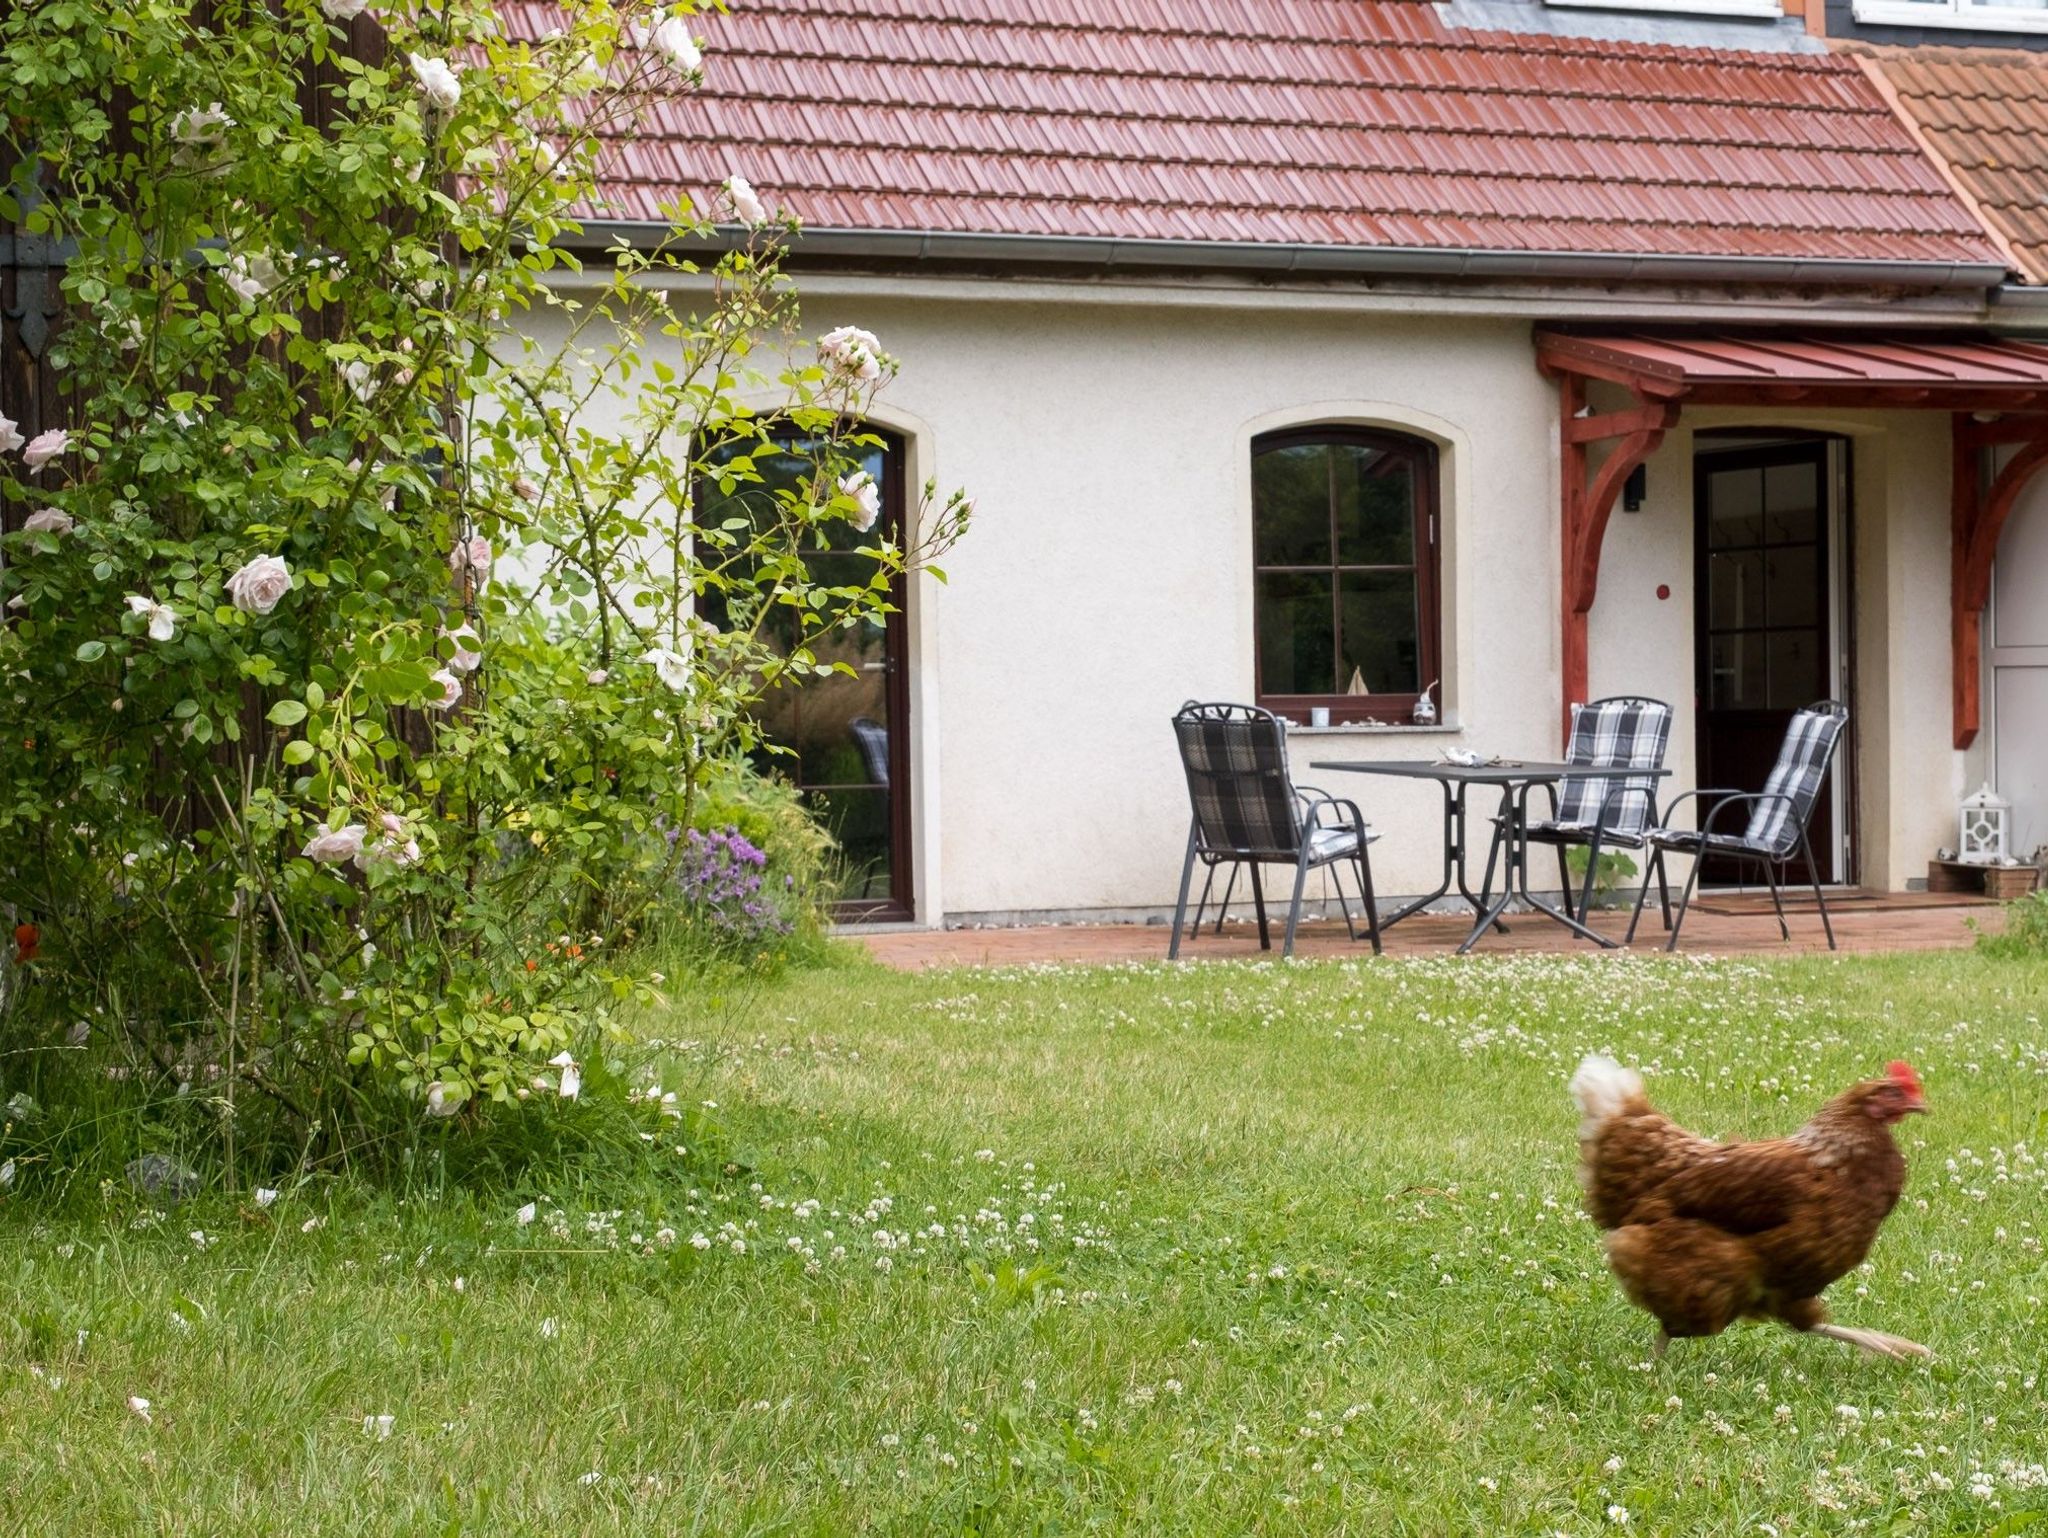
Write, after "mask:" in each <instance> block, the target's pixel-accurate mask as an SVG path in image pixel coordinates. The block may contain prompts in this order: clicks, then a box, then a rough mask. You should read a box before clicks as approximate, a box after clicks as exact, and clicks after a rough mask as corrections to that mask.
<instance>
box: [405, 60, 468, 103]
mask: <svg viewBox="0 0 2048 1538" xmlns="http://www.w3.org/2000/svg"><path fill="white" fill-rule="evenodd" d="M406 57H407V58H408V59H410V60H411V61H412V73H413V78H414V79H415V80H417V81H419V84H420V95H422V96H424V97H425V98H426V99H427V103H428V105H429V106H433V107H438V108H440V109H441V110H442V111H444V112H446V111H448V110H449V109H451V108H452V107H454V106H455V104H456V103H457V102H459V101H461V100H462V82H461V81H460V80H459V79H457V78H456V74H455V71H454V70H452V69H450V68H449V67H448V63H447V61H446V60H445V59H428V58H422V57H421V56H420V55H419V54H416V53H414V54H407V55H406Z"/></svg>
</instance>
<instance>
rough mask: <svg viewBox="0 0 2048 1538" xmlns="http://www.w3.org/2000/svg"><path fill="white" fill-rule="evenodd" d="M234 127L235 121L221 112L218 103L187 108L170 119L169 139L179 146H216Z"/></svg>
mask: <svg viewBox="0 0 2048 1538" xmlns="http://www.w3.org/2000/svg"><path fill="white" fill-rule="evenodd" d="M234 126H235V120H234V119H233V118H231V117H229V116H228V115H227V113H226V112H225V111H223V110H222V108H221V104H220V103H219V102H212V103H210V104H209V105H207V106H204V107H188V108H186V109H185V110H184V111H183V112H180V113H179V114H178V115H177V116H176V117H174V118H172V119H171V137H172V138H173V139H176V140H177V141H178V142H179V143H180V144H184V145H191V146H195V147H196V146H199V145H205V144H218V143H220V141H221V140H223V139H225V138H226V137H227V136H228V130H229V129H230V128H233V127H234Z"/></svg>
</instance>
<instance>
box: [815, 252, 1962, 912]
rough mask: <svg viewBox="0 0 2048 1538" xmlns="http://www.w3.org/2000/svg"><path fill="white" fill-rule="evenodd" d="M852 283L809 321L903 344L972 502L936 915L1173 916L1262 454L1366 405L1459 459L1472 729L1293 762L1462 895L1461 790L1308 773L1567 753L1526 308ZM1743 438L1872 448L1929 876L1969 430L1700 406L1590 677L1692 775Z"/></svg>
mask: <svg viewBox="0 0 2048 1538" xmlns="http://www.w3.org/2000/svg"><path fill="white" fill-rule="evenodd" d="M848 288H849V285H847V284H841V285H838V286H837V287H836V288H835V287H833V286H831V285H827V286H826V290H827V291H826V292H824V293H822V294H820V293H815V292H814V293H812V294H811V296H810V297H809V298H808V299H807V302H806V316H805V320H806V329H807V330H810V331H813V332H816V331H822V330H824V329H826V328H829V327H831V326H835V325H840V324H846V323H851V324H858V325H862V326H865V327H867V328H869V329H870V330H873V331H875V332H877V333H878V334H879V335H880V336H881V337H882V338H883V341H884V343H885V345H886V346H887V347H888V348H889V350H890V351H891V352H893V353H895V354H896V355H897V356H898V357H900V358H901V359H902V360H903V369H902V373H901V375H900V377H899V378H898V379H897V380H896V381H895V382H894V383H893V384H892V385H891V386H890V387H889V389H888V391H887V394H886V397H885V402H886V404H885V408H884V409H883V410H882V411H881V412H880V413H879V419H880V421H881V422H882V423H883V424H884V425H887V426H889V427H891V428H894V429H896V430H898V431H900V432H902V433H903V434H904V435H905V436H906V438H907V440H908V442H909V444H910V452H911V455H912V461H913V462H912V464H911V466H910V471H911V474H910V481H911V483H912V484H913V485H914V484H916V483H917V482H918V481H919V480H921V479H922V478H923V477H925V476H927V475H932V476H936V477H937V478H938V480H939V482H940V484H941V487H942V488H950V487H953V486H961V487H964V488H965V489H966V490H967V491H968V492H970V493H971V494H972V495H973V496H974V498H975V499H976V504H977V519H976V524H975V527H974V529H973V531H972V533H971V534H970V535H969V537H968V538H967V540H966V541H965V542H964V543H963V544H962V545H961V546H960V547H959V549H957V550H956V551H954V552H953V553H952V555H951V556H950V557H949V558H948V560H947V561H946V563H945V564H946V567H947V570H948V572H949V574H950V576H951V582H950V584H949V585H946V586H943V587H942V586H939V585H937V584H935V583H933V582H931V581H929V580H928V579H926V580H924V581H922V582H920V583H919V585H918V587H917V590H916V592H915V593H914V594H913V597H912V605H911V631H912V637H913V641H912V645H913V652H914V656H913V663H912V668H913V672H912V694H913V698H912V729H913V731H914V733H915V737H916V741H915V747H914V750H913V751H914V754H915V759H916V771H915V776H914V782H915V783H914V787H913V791H914V816H915V825H916V827H915V838H916V843H917V848H916V850H915V853H914V864H915V868H916V871H917V881H916V885H917V903H918V915H919V917H920V919H922V920H924V921H926V922H932V921H935V920H937V919H938V918H940V917H942V916H950V917H956V918H957V917H963V916H967V917H972V916H1008V915H1017V914H1028V913H1041V912H1047V911H1054V912H1074V911H1077V910H1116V911H1128V910H1132V909H1145V910H1152V911H1157V910H1159V909H1162V908H1167V907H1170V904H1171V902H1172V898H1173V894H1174V889H1175V885H1176V882H1177V879H1178V875H1179V867H1180V859H1181V854H1182V850H1183V845H1184V840H1185V836H1186V827H1187V800H1186V790H1185V785H1184V782H1183V780H1182V777H1181V773H1180V769H1179V764H1178V760H1177V757H1176V755H1175V751H1174V746H1173V739H1172V736H1171V732H1170V730H1169V724H1168V723H1169V718H1170V717H1171V715H1172V714H1173V712H1174V710H1175V709H1176V708H1177V707H1178V706H1179V705H1180V704H1181V702H1182V701H1184V700H1187V699H1190V698H1200V699H1231V700H1248V699H1250V698H1252V696H1253V693H1254V680H1253V676H1252V668H1253V660H1252V659H1253V641H1252V637H1253V625H1252V577H1251V561H1252V538H1251V528H1250V463H1249V443H1250V439H1251V437H1252V436H1253V435H1254V434H1255V433H1258V432H1263V431H1269V430H1272V429H1274V428H1276V427H1281V426H1286V425H1292V424H1297V423H1305V422H1312V421H1345V422H1360V423H1372V424H1379V425H1386V426H1391V427H1397V428H1402V429H1405V430H1407V431H1411V432H1415V433H1419V434H1422V435H1424V436H1427V437H1430V438H1432V439H1434V440H1435V441H1437V443H1438V444H1439V445H1440V446H1441V450H1442V454H1441V458H1442V465H1443V471H1444V484H1443V496H1442V508H1443V514H1444V530H1443V537H1444V546H1443V549H1444V573H1443V597H1444V651H1445V654H1446V661H1445V671H1446V677H1445V678H1444V680H1443V682H1442V690H1441V696H1440V698H1441V700H1442V702H1443V704H1444V707H1445V711H1446V720H1447V723H1448V724H1447V725H1446V727H1445V728H1444V729H1442V730H1439V731H1437V732H1433V733H1427V734H1420V733H1414V732H1403V733H1376V732H1373V731H1371V730H1370V729H1360V728H1342V727H1340V728H1331V729H1327V730H1325V731H1320V732H1316V731H1309V730H1306V729H1298V730H1297V731H1296V732H1295V733H1294V735H1293V744H1294V758H1295V763H1296V773H1297V778H1298V779H1299V780H1302V781H1306V782H1312V783H1318V784H1321V785H1323V786H1325V787H1326V788H1329V789H1331V790H1334V791H1336V792H1338V793H1339V794H1345V795H1350V796H1353V797H1355V798H1356V799H1357V800H1358V801H1359V802H1360V803H1361V804H1362V805H1363V807H1364V809H1365V812H1366V815H1367V817H1368V818H1369V820H1371V821H1372V822H1373V823H1374V824H1375V825H1376V826H1377V827H1378V828H1379V829H1380V830H1381V831H1382V833H1383V835H1384V836H1383V838H1382V839H1381V841H1380V842H1379V843H1378V844H1377V845H1375V846H1374V850H1373V861H1374V874H1375V877H1376V879H1377V882H1378V885H1379V888H1380V891H1381V893H1382V895H1383V896H1385V895H1392V894H1409V893H1416V892H1420V891H1425V890H1428V889H1429V888H1431V887H1433V886H1434V885H1435V884H1436V880H1437V872H1438V861H1439V825H1440V823H1439V800H1438V792H1437V790H1436V788H1435V787H1434V786H1432V785H1428V784H1411V783H1405V782H1399V781H1391V780H1386V779H1379V778H1371V779H1368V778H1363V777H1347V776H1343V775H1340V774H1335V773H1331V772H1328V771H1315V770H1311V768H1310V767H1309V766H1310V764H1311V762H1312V761H1313V760H1316V759H1321V758H1332V757H1334V758H1345V757H1353V758H1358V757H1381V758H1385V757H1417V758H1428V757H1433V756H1435V755H1436V754H1437V753H1438V752H1439V751H1440V750H1441V749H1442V748H1444V747H1447V746H1453V745H1458V746H1469V747H1473V748H1477V749H1480V750H1481V751H1484V752H1488V753H1501V754H1506V755H1512V756H1526V757H1537V756H1554V755H1555V753H1556V751H1557V749H1558V747H1559V741H1558V731H1559V728H1558V722H1559V705H1558V700H1559V671H1558V658H1559V649H1560V648H1559V639H1558V628H1559V627H1558V613H1557V597H1556V595H1557V591H1558V565H1559V557H1558V527H1557V523H1558V513H1557V505H1558V493H1557V484H1558V483H1557V475H1558V455H1557V424H1556V396H1555V393H1554V390H1553V388H1552V387H1551V386H1550V385H1549V384H1548V383H1547V382H1546V381H1545V380H1543V379H1542V377H1541V376H1540V375H1539V374H1538V373H1537V371H1536V369H1535V367H1534V365H1533V362H1532V355H1531V349H1530V343H1529V335H1530V323H1529V321H1528V320H1526V319H1509V318H1486V317H1459V318H1446V317H1442V316H1437V317H1422V316H1415V315H1403V314H1388V313H1369V312H1359V311H1345V310H1341V309H1336V308H1332V309H1329V310H1324V311H1318V310H1313V309H1307V308H1305V307H1295V308H1291V309H1290V308H1276V307H1258V306H1256V305H1255V304H1254V305H1253V307H1249V308H1233V307H1231V306H1230V305H1228V304H1221V303H1208V304H1204V305H1200V306H1186V305H1182V306H1176V307H1167V306H1160V307H1154V306H1150V305H1144V304H1140V303H1136V302H1127V303H1105V302H1100V296H1091V298H1090V299H1085V300H1077V301H1076V302H1037V301H1033V302H1018V301H1013V300H1004V299H998V298H991V299H990V300H988V301H982V300H980V299H978V298H958V299H955V298H933V297H930V296H919V297H906V296H898V295H891V294H889V293H887V292H863V293H859V294H858V295H855V294H853V293H850V292H848ZM993 292H994V290H991V293H993ZM1247 303H1248V304H1252V303H1253V302H1252V301H1247ZM1735 424H1771V425H1799V426H1813V427H1821V428H1825V429H1826V430H1829V431H1839V432H1845V433H1850V434H1852V435H1854V437H1855V440H1856V458H1855V467H1856V498H1857V509H1856V516H1857V552H1858V557H1857V559H1858V585H1859V593H1858V615H1857V633H1858V639H1859V644H1860V646H1861V648H1862V655H1861V658H1860V662H1859V676H1858V681H1857V691H1856V692H1857V701H1856V709H1857V712H1858V714H1857V744H1858V750H1859V751H1858V769H1859V796H1860V808H1861V818H1862V833H1863V838H1864V868H1863V874H1864V879H1865V880H1866V881H1867V882H1869V883H1871V884H1873V885H1889V886H1900V885H1903V884H1904V881H1905V879H1906V878H1907V877H1908V876H1909V875H1921V874H1924V862H1925V860H1926V858H1927V856H1928V855H1929V854H1930V853H1932V851H1933V849H1934V847H1935V846H1936V845H1937V844H1939V843H1941V842H1943V841H1944V839H1945V836H1946V833H1945V819H1946V818H1947V817H1948V816H1949V815H1951V814H1950V813H1949V812H1948V811H1947V809H1948V808H1952V806H1953V802H1954V792H1955V788H1956V786H1957V785H1958V784H1959V782H1960V777H1961V773H1962V769H1961V765H1960V761H1959V758H1958V756H1957V755H1955V754H1953V753H1952V752H1950V751H1949V748H1948V743H1949V734H1948V719H1947V711H1948V672H1947V667H1948V628H1947V626H1948V620H1947V571H1948V565H1947V560H1948V557H1947V543H1946V541H1947V529H1948V520H1947V503H1946V497H1947V485H1948V479H1947V478H1948V458H1947V434H1946V423H1945V419H1943V418H1941V417H1940V416H1938V415H1935V414H1926V413H1903V412H1894V413H1865V414H1850V415H1847V416H1843V417H1828V418H1819V417H1802V416H1799V415H1797V414H1794V413H1787V412H1782V411H1779V412H1772V413H1759V414H1752V415H1747V416H1745V415H1743V414H1741V413H1732V412H1726V411H1700V412H1690V413H1688V414H1687V417H1686V419H1685V421H1684V424H1683V426H1682V427H1681V428H1680V429H1679V430H1678V431H1675V432H1673V433H1672V434H1670V435H1669V437H1668V439H1667V441H1666V443H1665V444H1664V446H1663V448H1662V449H1661V450H1660V452H1659V453H1658V454H1657V455H1656V456H1655V457H1654V458H1653V460H1652V461H1651V464H1650V466H1649V501H1648V505H1647V506H1646V507H1645V509H1644V510H1643V511H1642V512H1641V513H1637V514H1624V513H1621V512H1619V511H1617V513H1616V514H1615V516H1614V520H1613V523H1612V525H1611V527H1610V531H1609V536H1608V541H1607V546H1606V552H1605V562H1604V565H1603V574H1602V579H1601V586H1600V598H1599V602H1598V604H1597V605H1596V607H1595V610H1594V612H1593V615H1592V624H1591V651H1592V679H1591V682H1592V691H1593V693H1594V694H1595V695H1596V696H1597V695H1601V694H1608V693H1622V692H1642V693H1649V694H1654V695H1657V696H1659V697H1662V698H1665V699H1668V700H1671V701H1672V702H1673V703H1674V704H1675V705H1677V706H1678V713H1677V726H1676V736H1675V740H1674V744H1673V752H1672V755H1671V764H1672V767H1673V769H1674V771H1675V773H1674V777H1673V780H1672V782H1671V783H1672V785H1673V786H1674V787H1677V786H1690V785H1691V784H1693V783H1694V780H1693V777H1692V770H1693V763H1694V756H1693V742H1692V737H1693V722H1692V716H1691V702H1692V696H1693V673H1692V655H1691V653H1692V639H1691V638H1692V615H1691V606H1692V475H1691V452H1692V447H1691V438H1692V432H1693V430H1695V429H1696V428H1697V427H1701V426H1708V425H1735ZM1659 583H1665V584H1668V586H1669V587H1670V589H1671V596H1670V597H1669V598H1668V599H1664V600H1659V599H1658V598H1657V597H1656V596H1655V589H1656V587H1657V585H1658V584H1659ZM1311 890H1315V889H1314V888H1311Z"/></svg>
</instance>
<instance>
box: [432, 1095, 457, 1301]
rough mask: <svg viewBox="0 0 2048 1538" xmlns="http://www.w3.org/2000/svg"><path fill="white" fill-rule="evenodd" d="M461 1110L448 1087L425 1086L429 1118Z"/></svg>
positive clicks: (451, 1114)
mask: <svg viewBox="0 0 2048 1538" xmlns="http://www.w3.org/2000/svg"><path fill="white" fill-rule="evenodd" d="M461 1109H462V1096H460V1095H451V1094H450V1093H449V1092H448V1086H447V1085H445V1084H443V1083H442V1082H441V1081H440V1080H439V1079H436V1080H435V1081H434V1082H433V1083H432V1084H429V1085H428V1086H427V1114H428V1115H429V1116H453V1115H454V1114H455V1113H456V1112H457V1111H459V1110H461ZM455 1283H456V1286H457V1288H458V1289H459V1288H460V1287H461V1285H462V1278H461V1277H457V1278H456V1279H455Z"/></svg>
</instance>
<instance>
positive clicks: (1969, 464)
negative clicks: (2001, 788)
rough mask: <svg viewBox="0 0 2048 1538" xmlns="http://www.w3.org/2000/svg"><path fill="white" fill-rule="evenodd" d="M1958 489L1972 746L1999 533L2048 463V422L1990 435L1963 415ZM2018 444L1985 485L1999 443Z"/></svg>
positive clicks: (1957, 580)
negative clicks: (1991, 449)
mask: <svg viewBox="0 0 2048 1538" xmlns="http://www.w3.org/2000/svg"><path fill="white" fill-rule="evenodd" d="M1952 421H1953V431H1952V441H1953V449H1952V457H1953V464H1954V468H1953V477H1954V479H1953V490H1952V492H1951V493H1950V503H1949V552H1950V554H1949V625H1950V664H1951V667H1952V669H1953V673H1952V690H1951V692H1952V695H1953V698H1954V702H1955V745H1956V746H1957V747H1958V748H1967V747H1968V746H1969V745H1970V744H1971V743H1973V742H1975V741H1976V740H1977V733H1978V731H1979V730H1980V729H1981V728H1982V726H1983V715H1984V703H1983V688H1984V606H1985V605H1986V604H1988V603H1989V602H1990V601H1991V568H1992V565H1993V563H1994V562H1996V561H1997V559H1998V540H1999V536H2000V535H2002V534H2003V533H2004V532H2005V521H2006V519H2008V518H2009V517H2011V516H2012V510H2013V505H2014V504H2015V503H2016V502H2017V501H2018V500H2019V495H2020V493H2021V492H2022V491H2023V490H2025V489H2026V487H2027V484H2028V483H2029V482H2030V481H2032V480H2033V478H2034V476H2035V474H2036V473H2037V472H2038V471H2040V469H2041V468H2042V467H2043V466H2044V465H2048V422H2042V421H2034V422H2030V423H2025V424H2022V425H2024V427H2025V428H2026V430H2027V433H2028V435H2027V436H2025V437H2021V436H2018V435H2017V433H2016V432H2015V430H2014V428H2015V424H2014V423H2012V422H2010V421H2007V422H2001V423H1998V424H1995V425H1994V426H1993V428H1991V429H1990V430H1987V429H1985V428H1983V427H1980V426H1979V425H1978V424H1976V423H1974V422H1972V421H1971V420H1970V418H1969V417H1967V416H1965V415H1963V414H1961V413H1958V414H1957V415H1956V416H1955V417H1954V418H1953V419H1952ZM2014 442H2016V443H2018V444H2019V446H2020V447H2019V452H2018V453H2016V454H2014V455H2013V457H2012V458H2011V459H2009V460H2007V461H2006V463H2005V468H2004V469H2002V470H2000V471H1999V472H1998V474H1997V475H1996V476H1994V477H1993V478H1992V481H1991V484H1990V485H1989V486H1985V485H1984V484H1983V477H1982V474H1981V471H1980V469H1979V465H1978V459H1979V455H1980V454H1981V452H1982V450H1983V449H1984V448H1986V447H1987V446H1989V445H1990V444H1993V443H2014Z"/></svg>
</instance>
